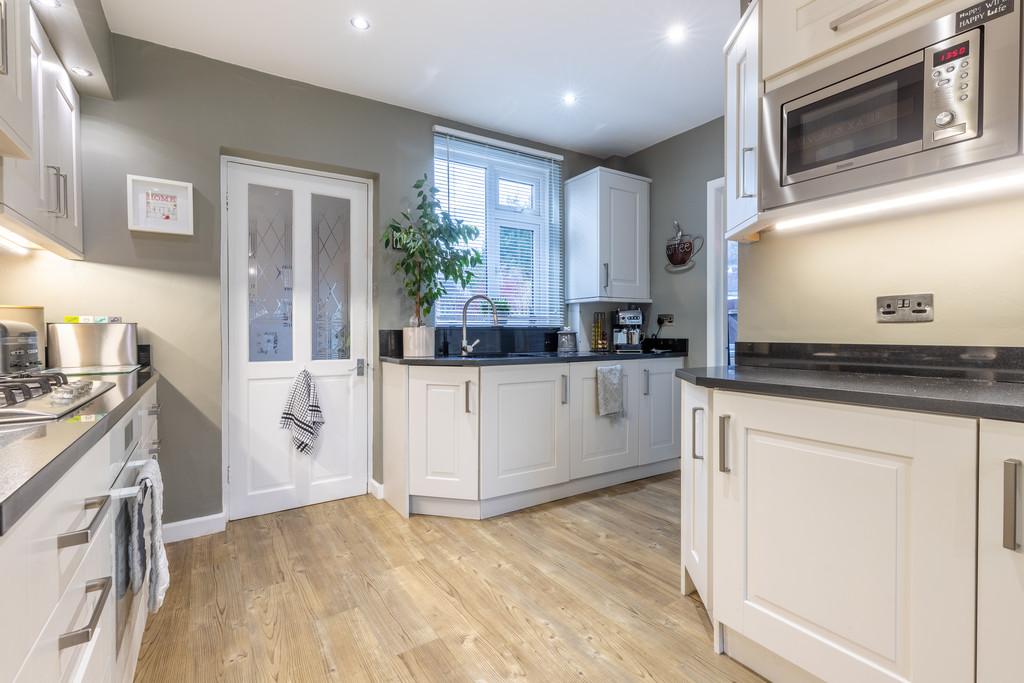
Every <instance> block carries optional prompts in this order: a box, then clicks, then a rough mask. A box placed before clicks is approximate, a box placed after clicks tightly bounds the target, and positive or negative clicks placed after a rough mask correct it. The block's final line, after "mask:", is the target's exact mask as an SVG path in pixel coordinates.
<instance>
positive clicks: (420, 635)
mask: <svg viewBox="0 0 1024 683" xmlns="http://www.w3.org/2000/svg"><path fill="white" fill-rule="evenodd" d="M168 554H169V556H170V565H171V588H170V590H169V592H168V594H167V600H166V602H165V604H164V606H163V609H162V610H161V611H160V612H159V613H158V614H156V615H153V616H151V617H150V619H149V624H148V625H147V628H146V634H145V638H144V640H143V644H142V652H141V655H140V658H139V664H138V671H137V674H136V680H137V681H143V682H145V683H153V682H159V681H173V682H174V683H184V682H185V681H220V680H225V681H246V682H248V681H503V680H509V679H521V680H528V681H570V680H586V681H602V682H603V681H648V680H650V681H655V680H656V681H697V682H700V683H704V682H706V681H760V680H761V679H759V678H758V677H757V676H756V675H754V674H753V673H751V672H750V671H749V670H747V669H745V668H743V667H742V666H740V665H739V664H737V663H735V662H733V661H732V660H730V659H728V658H727V657H723V656H717V655H715V654H714V653H713V652H712V650H711V626H710V624H709V622H708V620H707V614H706V613H705V612H704V611H703V608H702V606H701V604H700V602H698V601H697V600H695V599H692V598H688V597H685V596H683V595H681V594H680V591H679V582H680V576H679V477H678V474H674V475H665V476H662V477H657V478H654V479H648V480H645V481H641V482H634V483H631V484H624V485H621V486H616V487H614V488H611V489H606V490H604V491H599V492H595V493H591V494H587V495H583V496H577V497H575V498H571V499H568V500H564V501H558V502H555V503H549V504H547V505H543V506H540V507H536V508H532V509H530V510H524V511H520V512H516V513H513V514H509V515H505V516H503V517H498V518H495V519H492V520H487V521H483V522H477V521H466V520H455V519H446V518H441V517H413V518H412V519H410V520H403V519H402V518H401V517H400V516H399V515H398V514H397V513H395V512H394V511H393V510H392V509H391V508H390V507H388V505H387V504H386V503H384V502H383V501H380V500H376V499H374V498H372V497H370V496H361V497H358V498H350V499H346V500H342V501H337V502H333V503H325V504H323V505H316V506H312V507H308V508H302V509H298V510H290V511H287V512H281V513H277V514H273V515H266V516H263V517H255V518H251V519H246V520H241V521H237V522H232V523H231V524H229V525H228V529H227V531H226V532H224V533H221V534H216V535H214V536H207V537H205V538H199V539H193V540H191V541H184V542H181V543H175V544H173V545H171V546H169V547H168Z"/></svg>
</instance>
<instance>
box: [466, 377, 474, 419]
mask: <svg viewBox="0 0 1024 683" xmlns="http://www.w3.org/2000/svg"><path fill="white" fill-rule="evenodd" d="M472 383H473V382H472V380H468V379H467V380H466V412H467V413H472V412H473V411H472V410H470V407H469V385H470V384H472Z"/></svg>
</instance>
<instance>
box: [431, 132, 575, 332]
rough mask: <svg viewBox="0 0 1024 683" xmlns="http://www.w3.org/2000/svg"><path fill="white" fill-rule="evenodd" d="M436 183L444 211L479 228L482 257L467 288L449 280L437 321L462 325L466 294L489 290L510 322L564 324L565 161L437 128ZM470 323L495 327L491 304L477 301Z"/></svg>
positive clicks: (504, 321) (476, 244) (477, 244)
mask: <svg viewBox="0 0 1024 683" xmlns="http://www.w3.org/2000/svg"><path fill="white" fill-rule="evenodd" d="M434 185H436V186H437V188H438V190H439V193H438V199H439V200H440V202H441V206H442V209H443V210H445V211H448V212H449V213H451V214H452V216H453V217H454V218H458V219H461V220H463V221H465V222H466V223H469V224H470V225H474V226H476V227H477V228H478V229H479V230H480V237H479V239H477V240H476V241H475V242H474V243H473V245H472V246H473V247H474V248H476V249H478V250H480V253H481V255H482V256H483V263H482V264H481V265H480V266H478V267H477V268H476V270H475V277H474V278H473V282H472V283H470V285H469V286H468V287H467V288H465V289H463V288H462V287H460V286H458V285H456V284H452V283H450V282H449V283H446V287H447V289H448V294H447V295H446V296H444V297H442V299H441V300H440V301H438V303H437V305H436V306H435V309H434V313H435V323H436V324H437V325H458V324H461V322H462V305H463V304H464V303H465V302H466V299H468V298H469V297H471V296H473V295H474V294H486V295H487V296H489V297H491V299H492V300H493V301H494V302H495V304H496V305H497V307H498V312H499V315H500V316H501V323H502V324H503V325H519V326H526V325H534V326H561V325H562V324H563V322H564V319H565V294H564V291H565V290H564V287H563V282H562V162H561V159H560V158H555V157H548V156H542V155H541V154H531V153H529V152H528V151H520V150H518V149H510V148H505V147H503V146H498V145H497V144H488V143H486V142H483V141H478V140H469V139H465V138H461V137H458V136H456V135H453V134H451V133H448V132H436V133H435V134H434ZM469 322H470V324H472V325H491V324H493V323H492V318H491V312H490V307H489V306H488V305H487V302H485V301H480V302H473V305H472V306H471V307H470V310H469Z"/></svg>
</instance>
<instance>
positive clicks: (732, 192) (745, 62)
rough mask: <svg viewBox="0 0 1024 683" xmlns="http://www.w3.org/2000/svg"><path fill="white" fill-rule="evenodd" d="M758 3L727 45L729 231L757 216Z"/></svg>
mask: <svg viewBox="0 0 1024 683" xmlns="http://www.w3.org/2000/svg"><path fill="white" fill-rule="evenodd" d="M759 26H760V24H759V15H758V6H757V5H756V4H754V5H752V6H751V7H750V8H749V9H748V10H747V12H746V14H744V15H743V19H742V20H741V21H740V25H739V26H738V27H737V29H736V32H735V33H734V34H733V37H732V40H731V41H730V42H729V44H728V45H726V48H725V66H726V72H725V82H726V90H725V166H726V169H725V190H726V202H725V217H726V226H725V228H726V234H727V235H728V234H729V233H732V232H734V231H736V230H740V229H742V228H744V227H746V226H747V225H749V224H750V223H751V222H752V221H754V220H755V219H756V218H757V147H758V116H759V115H760V102H761V76H760V69H759V64H758V51H759V45H760V32H759V31H758V29H759Z"/></svg>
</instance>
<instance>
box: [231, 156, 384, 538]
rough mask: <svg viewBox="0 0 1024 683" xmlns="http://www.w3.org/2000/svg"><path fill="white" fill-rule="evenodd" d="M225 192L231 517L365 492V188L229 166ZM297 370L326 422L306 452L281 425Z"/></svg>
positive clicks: (355, 182) (310, 175) (367, 190)
mask: <svg viewBox="0 0 1024 683" xmlns="http://www.w3.org/2000/svg"><path fill="white" fill-rule="evenodd" d="M227 188H228V194H227V197H226V201H227V203H228V211H227V217H228V220H227V230H228V239H227V261H228V321H229V322H228V326H229V329H228V339H229V342H228V360H227V364H228V373H229V374H228V386H229V390H228V391H229V397H228V405H229V409H228V421H229V423H228V425H227V427H228V430H229V432H228V450H229V469H228V486H229V490H230V517H231V518H232V519H238V518H241V517H250V516H253V515H261V514H266V513H269V512H275V511H277V510H284V509H288V508H294V507H300V506H303V505H311V504H314V503H321V502H324V501H328V500H335V499H338V498H344V497H347V496H354V495H359V494H364V493H366V490H367V449H368V432H369V425H368V410H367V405H368V402H369V395H368V382H367V377H366V376H365V360H364V359H365V358H366V356H367V347H368V325H369V320H368V309H369V306H368V301H369V299H368V297H369V291H368V284H367V278H368V266H367V264H368V262H369V254H370V251H369V244H368V238H369V234H370V225H369V195H370V191H371V187H370V185H369V184H368V183H366V182H363V181H358V180H349V179H342V178H338V177H334V176H327V175H321V174H316V173H312V172H309V173H307V172H302V171H298V170H284V169H281V168H272V167H264V166H257V165H250V164H245V163H238V162H229V163H228V164H227ZM303 369H306V370H308V371H309V373H310V374H311V375H312V376H313V380H314V382H315V384H316V387H317V391H318V393H319V400H320V406H321V408H322V409H323V414H324V419H325V424H324V426H323V428H322V429H321V431H320V437H319V439H318V441H317V444H316V446H315V448H314V450H313V451H312V452H311V453H310V454H308V455H304V454H302V453H299V452H298V451H297V450H296V449H295V448H294V447H293V446H292V445H291V440H290V434H289V432H288V431H287V430H285V429H282V428H281V427H280V426H279V423H280V418H281V412H282V409H283V408H284V405H285V402H286V400H287V398H288V394H289V391H290V389H291V385H292V382H293V380H294V379H295V376H296V375H297V374H298V373H299V372H301V371H302V370H303Z"/></svg>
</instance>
